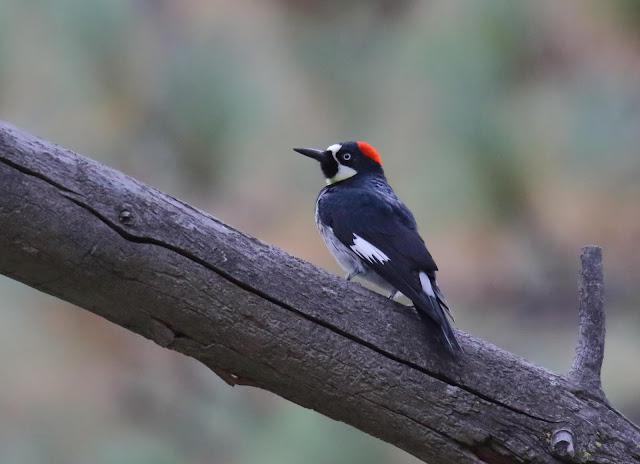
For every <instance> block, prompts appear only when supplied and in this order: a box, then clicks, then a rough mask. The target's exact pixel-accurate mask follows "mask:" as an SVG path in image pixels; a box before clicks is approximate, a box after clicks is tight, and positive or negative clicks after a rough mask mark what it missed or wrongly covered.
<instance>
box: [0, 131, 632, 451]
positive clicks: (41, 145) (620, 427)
mask: <svg viewBox="0 0 640 464" xmlns="http://www.w3.org/2000/svg"><path fill="white" fill-rule="evenodd" d="M0 273H2V274H4V275H7V276H9V277H11V278H13V279H16V280H19V281H22V282H24V283H26V284H27V285H30V286H32V287H34V288H37V289H39V290H42V291H44V292H47V293H49V294H52V295H55V296H57V297H59V298H62V299H64V300H66V301H69V302H71V303H74V304H76V305H78V306H81V307H83V308H85V309H87V310H89V311H92V312H94V313H96V314H99V315H100V316H102V317H104V318H106V319H108V320H110V321H112V322H114V323H116V324H119V325H121V326H123V327H125V328H127V329H129V330H132V331H134V332H136V333H139V334H141V335H143V336H145V337H147V338H149V339H151V340H153V341H155V342H156V343H158V344H159V345H161V346H163V347H166V348H169V349H172V350H176V351H179V352H181V353H184V354H186V355H188V356H192V357H194V358H195V359H198V360H200V361H201V362H203V363H204V364H206V365H207V366H209V367H210V368H211V369H212V370H213V371H215V372H217V373H219V375H221V376H223V377H224V378H226V381H227V382H228V383H230V384H250V385H254V386H257V387H259V388H263V389H266V390H269V391H272V392H274V393H276V394H278V395H280V396H282V397H284V398H287V399H289V400H291V401H294V402H296V403H298V404H300V405H302V406H304V407H307V408H312V409H315V410H317V411H319V412H320V413H322V414H325V415H327V416H329V417H332V418H334V419H336V420H340V421H344V422H346V423H348V424H351V425H353V426H354V427H357V428H359V429H360V430H363V431H365V432H367V433H369V434H371V435H374V436H376V437H378V438H381V439H383V440H385V441H387V442H389V443H392V444H394V445H396V446H398V447H400V448H402V449H404V450H406V451H408V452H409V453H411V454H413V455H415V456H417V457H418V458H420V459H422V460H425V461H428V462H430V463H431V464H438V463H490V464H495V463H498V464H510V463H559V462H576V463H577V462H581V463H584V462H598V463H613V462H615V463H622V462H624V463H640V445H639V443H640V432H639V430H638V428H637V427H636V426H635V425H633V424H632V423H631V422H629V421H628V420H627V419H625V418H624V417H622V416H621V415H620V414H619V413H618V412H617V411H615V410H614V409H612V408H611V407H610V406H609V405H608V404H607V402H606V401H604V400H602V399H601V398H598V397H594V396H593V395H584V394H583V393H584V385H582V380H579V379H582V376H577V377H576V376H574V375H571V376H562V375H558V374H554V373H552V372H549V371H547V370H545V369H543V368H541V367H539V366H535V365H533V364H532V363H529V362H527V361H525V360H523V359H521V358H518V357H517V356H515V355H513V354H510V353H507V352H504V351H502V350H500V349H499V348H497V347H495V346H493V345H491V344H489V343H487V342H484V341H482V340H479V339H477V338H475V337H473V336H470V335H467V334H464V333H461V332H457V337H458V339H459V340H460V343H461V345H462V346H463V349H464V355H463V356H462V357H461V358H460V359H458V360H456V361H451V360H449V359H447V358H441V357H440V356H439V355H438V354H437V353H436V352H435V351H434V350H433V348H432V347H430V346H429V345H428V342H427V340H428V338H427V337H426V336H425V334H424V332H423V327H422V325H421V324H420V323H419V320H418V318H417V316H416V315H415V314H414V313H413V312H412V311H411V310H410V309H409V308H407V307H404V306H402V305H399V304H398V303H394V302H392V301H389V300H387V299H386V298H384V297H383V296H380V295H377V294H375V293H373V292H370V291H368V290H367V289H365V288H363V287H362V286H360V285H359V284H355V283H350V282H346V281H345V280H344V279H341V278H338V277H336V276H333V275H331V274H329V273H327V272H324V271H322V270H320V269H318V268H316V267H314V266H313V265H311V264H309V263H307V262H304V261H301V260H299V259H296V258H294V257H291V256H289V255H287V254H286V253H284V252H282V251H281V250H278V249H276V248H274V247H271V246H269V245H267V244H265V243H263V242H260V241H259V240H257V239H255V238H252V237H250V236H247V235H245V234H242V233H241V232H238V231H236V230H234V229H232V228H230V227H229V226H227V225H225V224H223V223H221V222H220V221H218V220H217V219H215V218H213V217H211V216H209V215H207V214H206V213H203V212H201V211H198V210H196V209H194V208H192V207H190V206H188V205H186V204H184V203H182V202H180V201H178V200H176V199H174V198H171V197H170V196H168V195H165V194H163V193H161V192H158V191H156V190H154V189H152V188H150V187H147V186H145V185H143V184H141V183H139V182H137V181H135V180H134V179H131V178H130V177H127V176H126V175H124V174H122V173H120V172H118V171H115V170H113V169H110V168H108V167H106V166H103V165H101V164H99V163H97V162H95V161H92V160H90V159H88V158H85V157H82V156H80V155H77V154H75V153H73V152H71V151H69V150H66V149H64V148H62V147H59V146H57V145H54V144H52V143H50V142H46V141H43V140H41V139H38V138H36V137H33V136H31V135H29V134H26V133H24V132H22V131H20V130H18V129H16V128H14V127H12V126H9V125H7V124H4V123H0ZM586 352H588V350H587V351H586ZM587 356H589V355H587ZM582 363H583V362H582V361H580V363H579V364H582ZM574 371H576V372H583V371H584V369H583V368H582V367H579V368H577V370H575V369H574ZM572 372H573V371H572ZM589 385H591V384H589ZM569 444H571V446H572V448H573V454H572V453H570V452H569Z"/></svg>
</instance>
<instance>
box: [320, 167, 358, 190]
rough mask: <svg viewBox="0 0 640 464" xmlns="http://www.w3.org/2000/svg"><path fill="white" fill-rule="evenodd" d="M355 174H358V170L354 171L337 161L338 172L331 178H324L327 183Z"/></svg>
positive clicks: (333, 182)
mask: <svg viewBox="0 0 640 464" xmlns="http://www.w3.org/2000/svg"><path fill="white" fill-rule="evenodd" d="M356 174H358V171H356V170H355V169H353V168H350V167H349V166H345V165H343V164H340V163H338V172H337V173H336V175H335V176H333V177H332V178H331V179H326V181H327V185H331V184H335V183H336V182H340V181H341V180H345V179H348V178H349V177H353V176H355V175H356Z"/></svg>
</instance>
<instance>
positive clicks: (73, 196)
mask: <svg viewBox="0 0 640 464" xmlns="http://www.w3.org/2000/svg"><path fill="white" fill-rule="evenodd" d="M61 195H62V196H64V197H65V198H67V199H69V200H70V201H72V202H74V203H75V204H77V205H78V206H80V207H82V208H84V209H85V210H87V211H89V212H90V213H92V214H93V215H94V216H96V217H97V218H98V219H100V220H101V221H102V222H103V223H105V224H106V225H107V226H109V227H110V228H111V229H113V230H114V231H116V232H117V233H118V234H120V236H122V237H123V238H124V239H126V240H129V241H132V242H136V243H147V244H152V245H156V246H160V247H163V248H166V249H168V250H170V251H173V252H175V253H178V254H179V255H181V256H184V257H185V258H187V259H190V260H191V261H193V262H195V263H197V264H200V265H201V266H204V267H206V268H207V269H210V270H211V271H213V272H215V273H216V274H218V275H219V276H220V277H222V278H224V279H226V280H228V281H229V282H231V283H233V284H234V285H236V286H238V287H240V288H242V289H243V290H245V291H248V292H250V293H253V294H254V295H256V296H259V297H260V298H262V299H265V300H267V301H269V302H271V303H273V304H275V305H277V306H279V307H281V308H283V309H286V310H288V311H291V312H293V313H295V314H297V315H299V316H301V317H303V318H305V319H307V320H309V321H311V322H313V323H315V324H318V325H320V326H322V327H325V328H327V329H329V330H331V331H333V332H335V333H337V334H339V335H341V336H343V337H346V338H349V339H350V340H352V341H354V342H357V343H359V344H361V345H363V346H366V347H367V348H369V349H371V350H373V351H375V352H377V353H379V354H381V355H383V356H385V357H387V358H388V359H391V360H393V361H395V362H397V363H400V364H404V365H406V366H408V367H411V368H412V369H415V370H417V371H420V372H422V373H423V374H426V375H428V376H430V377H433V378H435V379H437V380H440V381H441V382H444V383H446V384H448V385H452V386H456V387H458V388H460V389H462V390H464V391H466V392H467V393H470V394H472V395H474V396H476V397H478V398H480V399H482V400H484V401H487V402H489V403H491V404H495V405H496V406H500V407H502V408H505V409H507V410H509V411H511V412H513V413H516V414H522V415H524V416H526V417H528V418H530V419H534V420H538V421H542V422H546V423H557V422H558V421H556V420H552V419H547V418H544V417H539V416H536V415H534V414H531V413H529V412H527V411H524V410H522V409H519V408H516V407H513V406H510V405H508V404H506V403H504V402H502V401H498V400H496V399H495V398H491V397H490V396H488V395H486V394H484V393H482V392H479V391H477V390H474V389H473V388H470V387H468V386H466V385H463V384H461V383H458V382H454V381H453V380H452V379H450V378H448V377H446V376H444V375H441V374H438V373H435V372H431V371H429V370H428V369H425V368H424V367H422V366H419V365H417V364H415V363H413V362H410V361H407V360H404V359H401V358H400V357H398V356H395V355H393V354H391V353H389V352H387V351H385V350H383V349H381V348H379V347H377V346H375V345H373V344H372V343H369V342H367V341H366V340H362V339H360V338H358V337H356V336H354V335H353V334H350V333H348V332H345V331H344V330H342V329H340V328H338V327H335V326H333V325H331V324H327V323H326V322H325V321H322V320H319V319H317V318H315V317H313V316H310V315H308V314H305V313H304V312H302V311H300V310H298V309H296V308H294V307H293V306H291V305H288V304H287V303H284V302H282V301H279V300H278V299H276V298H274V297H272V296H271V295H268V294H266V293H264V292H262V291H261V290H259V289H256V288H254V287H252V286H251V285H248V284H247V283H245V282H243V281H241V280H239V279H237V278H235V277H233V276H232V275H230V274H228V273H226V272H224V271H221V270H220V269H218V268H216V267H215V266H213V265H211V264H210V263H209V262H207V261H206V260H204V259H202V258H200V257H198V256H196V255H195V254H193V253H191V252H190V251H188V250H185V249H183V248H180V247H178V246H175V245H172V244H170V243H166V242H163V241H161V240H158V239H156V238H154V237H148V236H147V237H144V236H139V235H136V234H133V233H131V232H129V231H127V230H126V229H124V228H123V227H121V226H119V225H118V224H117V223H115V222H114V221H112V220H111V219H109V218H108V217H106V216H104V215H103V214H102V213H100V212H99V211H98V210H97V209H96V208H94V207H93V206H91V205H89V204H88V203H86V202H85V201H83V200H81V199H80V198H78V196H77V195H78V194H76V193H75V192H73V193H66V192H65V193H61Z"/></svg>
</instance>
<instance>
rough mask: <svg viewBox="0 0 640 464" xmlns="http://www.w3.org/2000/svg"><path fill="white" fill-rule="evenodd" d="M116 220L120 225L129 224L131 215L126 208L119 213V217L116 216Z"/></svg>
mask: <svg viewBox="0 0 640 464" xmlns="http://www.w3.org/2000/svg"><path fill="white" fill-rule="evenodd" d="M118 220H119V221H120V222H121V223H122V224H131V221H132V220H133V213H132V212H131V211H130V210H128V209H127V208H124V209H123V210H122V211H120V215H119V216H118Z"/></svg>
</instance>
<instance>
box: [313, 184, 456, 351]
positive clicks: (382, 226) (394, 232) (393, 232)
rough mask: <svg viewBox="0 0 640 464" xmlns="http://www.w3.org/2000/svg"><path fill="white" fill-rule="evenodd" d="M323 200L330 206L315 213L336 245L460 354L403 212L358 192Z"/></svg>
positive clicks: (398, 205) (429, 263) (425, 257)
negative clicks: (394, 292) (353, 256)
mask: <svg viewBox="0 0 640 464" xmlns="http://www.w3.org/2000/svg"><path fill="white" fill-rule="evenodd" d="M336 197H338V198H336ZM326 200H327V203H329V202H331V203H333V204H331V205H322V206H328V207H322V208H320V210H319V213H320V214H321V215H322V220H323V222H324V223H326V224H328V225H329V226H331V228H332V229H333V233H334V234H335V235H336V237H337V238H338V240H340V242H342V243H343V244H344V245H345V246H347V247H348V248H350V249H351V250H353V251H354V252H355V253H356V254H357V255H358V256H360V258H362V259H363V261H364V262H365V263H366V264H367V265H368V266H369V267H370V268H371V269H373V270H374V271H375V272H376V273H377V274H378V275H380V276H381V277H382V278H383V279H384V280H386V281H387V282H388V283H389V284H390V285H392V286H393V287H394V288H396V289H397V290H399V291H400V292H402V293H403V294H404V295H405V296H406V297H407V298H409V299H410V300H411V301H412V302H413V303H414V305H415V306H416V309H417V310H418V314H419V315H420V317H421V318H422V319H423V320H424V321H425V322H426V323H427V324H429V325H434V323H435V325H436V326H437V327H438V328H439V329H440V330H441V331H442V334H443V335H444V338H445V341H446V343H447V344H448V345H449V347H450V348H451V349H453V350H460V346H459V345H458V343H457V341H456V339H455V336H454V334H453V330H452V329H451V325H450V323H449V321H448V319H447V316H446V314H445V311H446V312H447V313H448V308H447V305H446V303H445V301H444V297H443V296H442V293H441V292H440V289H439V287H438V286H437V284H436V283H435V271H437V270H438V267H437V266H436V263H435V262H434V260H433V258H432V257H431V254H430V253H429V251H428V250H427V247H426V246H425V244H424V241H423V240H422V237H420V235H419V234H418V231H417V227H416V222H415V219H414V218H413V215H412V214H411V212H410V211H409V209H408V208H407V207H406V206H405V205H404V204H403V203H402V202H401V201H400V200H397V199H390V198H389V197H381V196H379V194H376V193H372V192H368V191H365V190H359V189H354V190H353V192H350V193H346V192H344V191H343V192H342V193H341V195H340V196H334V195H330V196H329V198H326ZM338 202H339V203H338ZM323 203H324V202H323ZM421 273H424V275H426V276H427V277H428V279H429V284H430V285H431V288H432V289H433V291H432V292H430V293H431V294H428V293H426V292H425V291H424V290H423V285H422V283H421V279H420V274H421ZM423 278H424V277H423ZM425 316H426V317H425Z"/></svg>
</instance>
